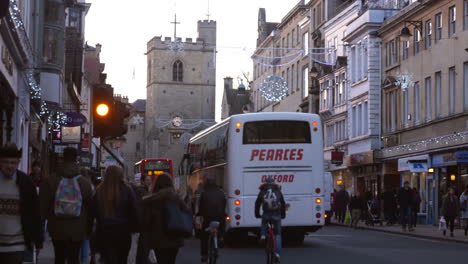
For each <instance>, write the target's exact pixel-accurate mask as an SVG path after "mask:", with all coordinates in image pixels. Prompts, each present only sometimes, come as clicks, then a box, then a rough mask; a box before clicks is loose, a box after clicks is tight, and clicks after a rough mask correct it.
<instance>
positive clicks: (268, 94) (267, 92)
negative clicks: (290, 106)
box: [260, 75, 289, 102]
mask: <svg viewBox="0 0 468 264" xmlns="http://www.w3.org/2000/svg"><path fill="white" fill-rule="evenodd" d="M288 90H289V89H288V84H287V83H286V80H284V78H282V77H280V76H278V75H270V76H268V77H267V78H266V79H265V80H263V82H262V84H261V85H260V93H261V95H262V96H263V97H264V98H265V99H267V100H268V101H270V102H279V101H281V100H283V98H284V97H286V96H287V95H288Z"/></svg>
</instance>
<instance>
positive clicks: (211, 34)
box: [145, 20, 216, 176]
mask: <svg viewBox="0 0 468 264" xmlns="http://www.w3.org/2000/svg"><path fill="white" fill-rule="evenodd" d="M174 24H175V25H176V24H177V23H176V21H175V22H174ZM147 49H148V50H147V63H148V77H147V103H146V117H145V118H146V122H145V124H146V133H145V137H146V155H147V157H148V158H169V159H172V160H173V161H174V175H175V176H177V175H178V167H179V163H180V161H181V159H182V157H183V154H184V153H185V148H186V146H187V145H186V144H187V143H188V139H189V138H190V136H191V135H194V134H195V133H197V132H199V131H201V130H202V129H204V128H206V127H208V126H210V125H212V124H214V119H215V84H216V52H215V50H216V22H215V21H212V20H204V21H198V38H197V39H196V40H192V39H191V38H186V39H185V41H182V39H181V38H177V37H176V38H175V39H173V38H172V39H171V38H170V37H166V38H164V39H162V38H161V37H154V38H153V39H152V40H150V41H149V42H148V47H147Z"/></svg>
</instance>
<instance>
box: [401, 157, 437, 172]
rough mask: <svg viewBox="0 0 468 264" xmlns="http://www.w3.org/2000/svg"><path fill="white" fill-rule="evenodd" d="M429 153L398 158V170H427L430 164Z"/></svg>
mask: <svg viewBox="0 0 468 264" xmlns="http://www.w3.org/2000/svg"><path fill="white" fill-rule="evenodd" d="M430 161H431V160H430V157H429V155H419V156H414V157H409V158H403V159H399V160H398V171H411V172H427V169H428V168H429V167H430V166H431V164H430Z"/></svg>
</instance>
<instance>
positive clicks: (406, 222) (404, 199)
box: [398, 181, 414, 232]
mask: <svg viewBox="0 0 468 264" xmlns="http://www.w3.org/2000/svg"><path fill="white" fill-rule="evenodd" d="M412 204H413V190H411V188H410V184H409V182H407V181H405V183H404V186H403V188H401V189H400V190H399V191H398V206H399V207H400V223H401V227H402V229H403V232H406V230H407V229H406V227H407V226H408V231H414V229H413V227H412V226H411V222H412V221H411V218H412V214H411V208H412Z"/></svg>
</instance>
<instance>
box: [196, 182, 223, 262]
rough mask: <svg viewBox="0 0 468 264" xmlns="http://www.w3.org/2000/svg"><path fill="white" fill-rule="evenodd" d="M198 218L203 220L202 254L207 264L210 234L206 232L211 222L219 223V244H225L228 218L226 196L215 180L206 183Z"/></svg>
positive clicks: (203, 260) (200, 201) (201, 235)
mask: <svg viewBox="0 0 468 264" xmlns="http://www.w3.org/2000/svg"><path fill="white" fill-rule="evenodd" d="M198 208H199V209H198V214H197V216H201V217H202V218H203V224H202V228H201V233H200V243H201V245H200V253H201V261H202V262H207V260H208V238H209V234H208V232H207V231H206V229H207V227H208V226H209V225H210V222H212V221H217V222H219V223H220V225H219V228H218V231H219V232H218V241H219V244H220V245H222V243H223V233H224V226H225V217H226V196H225V195H224V192H223V191H222V190H221V188H219V187H218V186H217V185H216V183H215V181H214V179H211V178H208V179H206V181H205V186H204V190H203V192H202V193H201V195H200V200H199V206H198Z"/></svg>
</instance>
